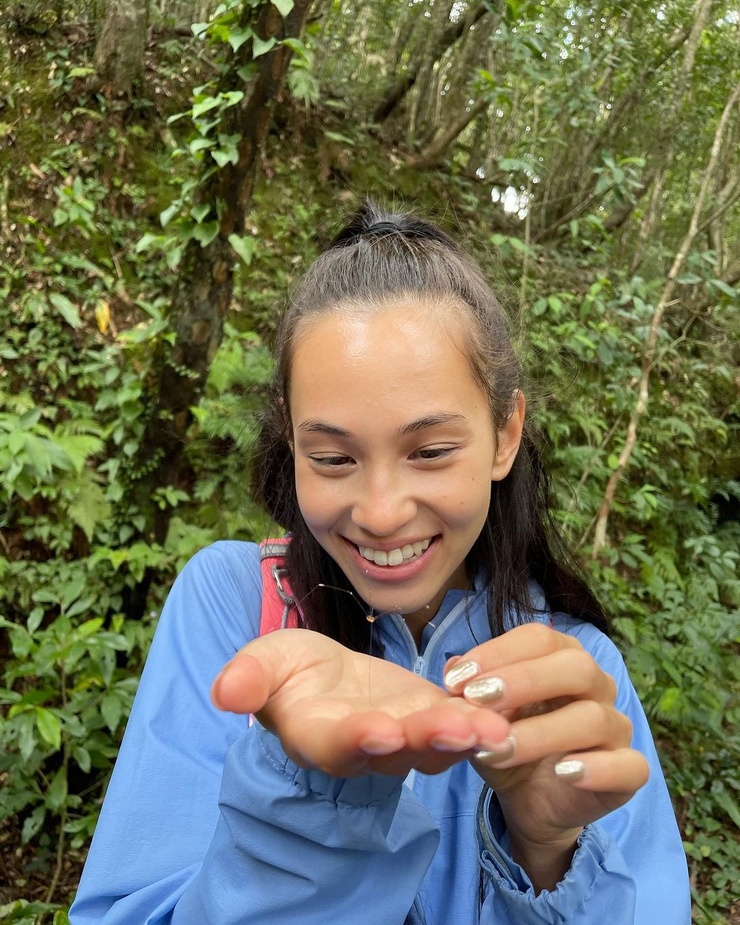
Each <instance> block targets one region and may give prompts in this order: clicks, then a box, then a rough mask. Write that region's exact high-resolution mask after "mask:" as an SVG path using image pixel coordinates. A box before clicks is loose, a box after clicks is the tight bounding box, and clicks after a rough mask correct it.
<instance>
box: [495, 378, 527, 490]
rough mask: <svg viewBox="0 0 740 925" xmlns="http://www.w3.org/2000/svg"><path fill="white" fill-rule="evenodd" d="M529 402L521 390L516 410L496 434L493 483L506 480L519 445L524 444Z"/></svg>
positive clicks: (515, 396) (515, 394)
mask: <svg viewBox="0 0 740 925" xmlns="http://www.w3.org/2000/svg"><path fill="white" fill-rule="evenodd" d="M526 409H527V402H526V399H525V398H524V393H523V392H520V391H519V389H517V391H516V392H515V393H514V410H513V411H512V412H511V415H510V416H509V419H508V420H507V421H506V423H505V424H504V426H503V427H502V428H501V430H500V431H499V432H498V433H497V434H496V441H497V444H498V446H497V448H496V457H495V459H494V460H493V468H492V469H491V481H493V482H500V481H501V480H502V479H505V478H506V476H507V475H508V474H509V472H510V471H511V467H512V466H513V465H514V460H515V458H516V454H517V453H518V452H519V445H520V444H521V442H522V428H523V427H524V415H525V412H526Z"/></svg>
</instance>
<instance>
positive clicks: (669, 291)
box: [593, 84, 740, 558]
mask: <svg viewBox="0 0 740 925" xmlns="http://www.w3.org/2000/svg"><path fill="white" fill-rule="evenodd" d="M739 99H740V84H737V86H736V87H735V88H734V90H733V91H732V93H731V94H730V97H729V99H728V100H727V103H726V104H725V108H724V110H723V111H722V115H721V116H720V119H719V122H718V123H717V129H716V131H715V133H714V141H713V142H712V148H711V152H710V155H709V162H708V164H707V167H706V170H705V171H704V177H703V179H702V183H701V186H700V188H699V195H698V196H697V198H696V203H695V205H694V211H693V213H692V216H691V222H690V223H689V229H688V231H687V232H686V236H685V237H684V239H683V241H682V243H681V246H680V248H679V249H678V253H677V254H676V256H675V259H674V261H673V265H672V266H671V269H670V271H669V272H668V277H667V279H666V284H665V286H664V288H663V292H662V294H661V297H660V301H659V302H658V304H657V305H656V307H655V311H654V312H653V317H652V319H651V321H650V328H649V330H648V336H647V342H646V344H645V352H644V354H643V358H642V368H641V371H640V381H639V385H638V390H637V401H636V402H635V406H634V408H633V409H632V414H631V415H630V421H629V425H628V427H627V435H626V438H625V442H624V446H623V447H622V452H621V453H620V454H619V459H618V461H617V466H616V468H615V469H614V472H612V474H611V476H610V477H609V481H608V482H607V485H606V490H605V491H604V497H603V500H602V502H601V507H600V508H599V513H598V516H597V518H596V528H595V530H594V544H593V557H594V558H596V557H597V556H598V555H599V552H600V551H601V549H602V547H603V546H604V545H605V543H606V531H607V526H608V521H609V515H610V513H611V509H612V505H613V504H614V496H615V495H616V491H617V486H618V484H619V481H620V479H621V477H622V473H623V472H624V470H625V469H626V468H627V465H628V464H629V461H630V459H631V457H632V452H633V450H634V448H635V444H636V443H637V429H638V426H639V424H640V421H641V420H642V417H643V415H644V414H645V411H646V410H647V403H648V395H649V389H650V371H651V369H652V367H653V358H654V356H655V348H656V344H657V342H658V334H659V332H660V325H661V322H662V320H663V315H664V314H665V311H666V309H667V308H668V306H669V304H670V303H671V299H672V296H673V290H674V288H675V286H676V280H677V278H678V275H679V273H680V272H681V270H682V268H683V266H684V263H685V262H686V258H687V257H688V254H689V251H690V249H691V247H692V245H693V243H694V241H695V239H696V237H697V235H698V233H699V219H700V217H701V212H702V209H703V208H704V201H705V199H706V197H707V194H708V192H709V186H710V184H711V182H712V179H713V178H714V172H715V169H716V167H717V162H718V160H719V155H720V151H721V149H722V141H723V139H724V134H725V131H726V129H727V124H728V122H729V121H730V115H731V113H732V110H733V109H734V107H735V105H736V103H737V102H738V100H739Z"/></svg>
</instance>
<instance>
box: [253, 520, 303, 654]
mask: <svg viewBox="0 0 740 925" xmlns="http://www.w3.org/2000/svg"><path fill="white" fill-rule="evenodd" d="M289 544H290V537H288V536H284V537H278V538H276V539H269V540H262V542H261V543H260V569H261V572H262V612H261V614H260V636H265V635H267V633H272V632H274V631H275V630H280V629H285V628H286V627H295V626H298V625H299V622H298V607H297V606H296V602H295V599H294V598H293V596H292V594H291V590H290V584H289V582H288V577H287V574H286V571H285V554H286V553H287V551H288V545H289Z"/></svg>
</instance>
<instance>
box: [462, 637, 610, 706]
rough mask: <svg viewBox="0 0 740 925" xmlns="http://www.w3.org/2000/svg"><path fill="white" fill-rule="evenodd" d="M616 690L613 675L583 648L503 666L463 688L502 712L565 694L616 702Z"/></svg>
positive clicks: (474, 698)
mask: <svg viewBox="0 0 740 925" xmlns="http://www.w3.org/2000/svg"><path fill="white" fill-rule="evenodd" d="M616 692H617V688H616V684H615V683H614V679H613V678H612V677H611V675H608V674H607V673H606V672H605V671H603V670H602V669H601V667H600V666H599V665H598V663H597V662H596V661H595V660H594V659H593V658H592V657H591V655H589V653H588V652H586V651H585V650H584V649H581V648H577V649H573V648H565V649H560V650H558V651H555V652H553V653H551V654H549V655H546V656H544V657H542V658H535V659H527V660H525V661H521V662H517V663H516V664H513V665H506V666H502V667H501V668H500V669H499V670H498V671H497V672H496V673H495V674H481V675H480V676H479V677H477V678H475V679H474V680H472V681H469V682H467V683H466V684H465V685H464V687H463V688H462V693H463V696H464V697H465V699H466V700H468V701H469V702H470V703H473V704H476V705H477V706H483V705H487V706H494V707H495V709H496V710H502V711H511V710H516V709H519V708H520V707H525V706H528V705H533V704H542V703H543V702H546V701H553V700H558V699H560V698H563V697H566V698H568V699H573V700H596V701H599V702H601V703H606V704H613V703H614V700H615V697H616Z"/></svg>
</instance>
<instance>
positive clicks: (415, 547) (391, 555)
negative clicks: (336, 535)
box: [357, 539, 432, 568]
mask: <svg viewBox="0 0 740 925" xmlns="http://www.w3.org/2000/svg"><path fill="white" fill-rule="evenodd" d="M431 542H432V541H431V539H428V540H421V541H420V542H418V543H407V544H406V545H405V546H399V547H397V548H396V549H389V550H387V551H386V550H385V549H373V548H372V546H359V545H358V547H357V548H358V549H359V550H360V555H361V556H362V557H363V559H367V560H368V562H374V563H375V564H376V565H388V566H390V567H391V568H393V567H395V566H397V565H403V563H404V562H409V561H411V560H412V559H418V558H419V556H421V555H422V553H424V552H426V550H427V549H429V544H430V543H431Z"/></svg>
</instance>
